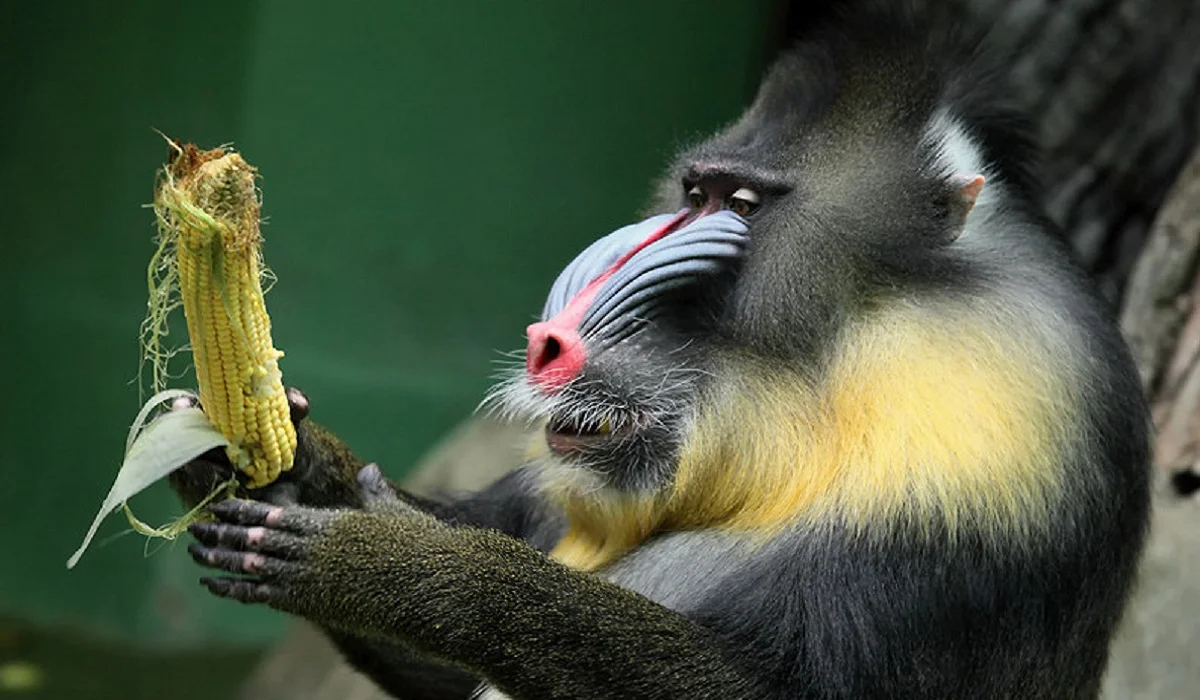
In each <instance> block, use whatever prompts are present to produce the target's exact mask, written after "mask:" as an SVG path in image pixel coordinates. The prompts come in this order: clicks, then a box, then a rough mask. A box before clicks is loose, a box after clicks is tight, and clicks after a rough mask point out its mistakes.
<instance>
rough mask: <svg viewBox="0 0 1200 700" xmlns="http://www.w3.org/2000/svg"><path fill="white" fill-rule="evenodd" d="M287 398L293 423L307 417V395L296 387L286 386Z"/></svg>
mask: <svg viewBox="0 0 1200 700" xmlns="http://www.w3.org/2000/svg"><path fill="white" fill-rule="evenodd" d="M287 399H288V409H289V410H290V412H291V416H292V422H293V423H299V422H300V421H302V420H304V419H305V418H307V417H308V397H307V396H305V395H304V393H303V392H301V391H300V390H299V389H297V388H296V387H288V390H287Z"/></svg>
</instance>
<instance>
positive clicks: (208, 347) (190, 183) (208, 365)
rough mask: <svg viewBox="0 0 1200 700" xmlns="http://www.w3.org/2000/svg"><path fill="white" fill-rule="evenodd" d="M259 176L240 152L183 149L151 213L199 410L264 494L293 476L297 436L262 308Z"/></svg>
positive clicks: (277, 354)
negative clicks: (166, 260)
mask: <svg viewBox="0 0 1200 700" xmlns="http://www.w3.org/2000/svg"><path fill="white" fill-rule="evenodd" d="M256 174H257V171H256V170H255V169H254V168H253V167H252V166H251V165H250V164H248V163H247V162H246V161H245V160H243V159H242V157H241V156H240V155H238V154H237V153H232V152H226V151H225V150H223V149H215V150H210V151H202V150H200V149H198V148H196V147H195V146H192V145H190V144H188V145H185V146H183V147H181V148H179V149H178V150H177V151H176V153H175V156H174V157H173V158H172V159H171V161H170V163H168V165H167V167H166V168H165V170H164V171H163V173H162V178H161V181H160V183H159V186H158V190H157V192H156V196H155V202H154V204H155V211H156V212H157V215H158V219H159V224H160V227H161V228H162V231H163V234H162V235H163V236H164V238H166V239H174V255H175V263H176V265H177V271H178V272H177V274H178V285H179V295H180V299H181V301H182V304H183V311H184V316H185V318H186V319H187V327H188V336H189V337H190V339H191V349H192V357H193V360H194V365H195V368H196V379H197V381H198V383H199V385H200V405H201V407H202V408H203V409H204V413H205V414H206V415H207V416H208V419H209V420H210V421H212V423H213V425H215V426H216V427H217V429H218V430H219V431H221V434H222V435H224V436H225V438H226V439H228V440H229V443H230V444H229V446H228V447H227V448H226V451H227V453H228V455H229V459H230V461H231V462H232V463H233V464H234V465H235V466H237V467H238V468H239V469H241V470H242V471H243V472H245V473H246V474H247V475H248V476H249V477H250V479H251V483H250V486H251V487H261V486H265V485H267V484H269V483H271V482H272V481H274V480H275V479H276V478H277V477H278V476H279V474H280V472H282V471H286V470H288V469H291V467H292V459H293V456H294V455H295V451H296V432H295V428H294V427H293V426H292V421H291V418H290V415H289V410H288V401H287V395H286V393H285V392H284V388H283V377H282V374H281V373H280V371H279V358H281V357H283V353H282V352H280V351H279V350H276V349H275V347H274V346H273V344H272V341H271V319H270V318H269V317H268V316H267V309H266V305H265V304H264V302H263V289H262V281H261V277H262V275H261V257H262V237H261V235H260V232H259V201H258V191H257V189H256V188H255V183H254V180H255V176H256Z"/></svg>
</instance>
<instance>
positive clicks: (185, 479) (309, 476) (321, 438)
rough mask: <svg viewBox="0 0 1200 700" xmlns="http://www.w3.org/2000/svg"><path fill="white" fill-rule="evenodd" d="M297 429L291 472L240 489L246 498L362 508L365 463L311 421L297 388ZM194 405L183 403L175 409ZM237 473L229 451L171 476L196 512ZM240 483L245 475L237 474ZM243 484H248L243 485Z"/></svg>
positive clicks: (291, 400)
mask: <svg viewBox="0 0 1200 700" xmlns="http://www.w3.org/2000/svg"><path fill="white" fill-rule="evenodd" d="M287 397H288V406H289V408H290V409H291V417H292V424H293V425H294V426H295V428H296V457H295V460H294V462H293V464H292V468H291V469H290V470H288V471H285V472H283V473H282V474H280V476H279V478H278V479H277V480H276V481H275V482H274V483H272V484H271V485H269V486H266V487H264V488H261V489H247V488H245V487H242V488H239V489H238V495H239V496H241V497H244V498H251V499H254V500H260V501H266V502H269V503H277V504H293V503H302V504H305V505H314V506H344V507H349V508H358V507H361V506H362V502H363V496H362V493H361V492H360V490H359V488H358V484H357V482H356V481H355V476H356V475H357V473H358V470H359V469H361V468H362V462H361V461H360V460H358V459H357V458H356V457H355V456H354V454H353V453H351V452H350V450H349V448H347V447H346V446H345V445H344V444H342V442H341V441H340V440H338V439H337V437H335V436H334V435H333V434H332V433H330V432H329V431H327V430H325V429H324V428H322V427H320V426H318V425H316V424H315V423H313V422H312V421H310V420H307V418H308V413H309V402H308V398H307V397H306V396H305V395H304V394H303V393H302V392H301V391H300V390H299V389H296V388H289V389H288V390H287ZM192 405H194V404H193V402H192V400H191V399H187V398H184V399H179V400H177V401H176V402H175V404H173V406H172V408H186V407H189V406H192ZM234 473H235V470H234V468H233V466H232V465H231V464H230V463H229V460H228V458H227V457H226V456H225V451H224V449H220V448H218V449H215V450H210V451H209V452H207V453H205V454H204V455H201V456H200V457H199V458H197V459H195V460H193V461H192V462H190V463H188V464H186V465H184V466H183V467H180V468H179V469H177V470H175V471H174V472H172V473H171V475H170V477H169V482H170V484H171V488H172V489H174V491H175V493H176V494H177V495H178V496H179V498H180V500H182V501H183V503H184V505H185V506H187V507H188V508H192V507H194V506H195V505H196V504H197V503H199V502H200V501H202V500H203V499H204V498H205V497H206V496H208V495H209V494H210V493H212V492H213V490H214V489H215V488H217V487H218V486H219V485H221V484H223V483H225V482H227V481H229V478H230V477H231V476H234ZM238 476H239V477H241V476H242V475H241V473H240V472H239V473H238ZM242 480H243V482H244V481H245V480H244V479H242Z"/></svg>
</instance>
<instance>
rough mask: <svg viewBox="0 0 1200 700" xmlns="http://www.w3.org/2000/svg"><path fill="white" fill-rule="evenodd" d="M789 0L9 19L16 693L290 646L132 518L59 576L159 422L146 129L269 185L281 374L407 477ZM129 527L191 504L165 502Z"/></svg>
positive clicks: (117, 8) (4, 260)
mask: <svg viewBox="0 0 1200 700" xmlns="http://www.w3.org/2000/svg"><path fill="white" fill-rule="evenodd" d="M776 4H778V3H774V2H767V1H766V0H762V1H759V2H744V3H737V4H735V5H730V4H729V3H718V2H715V1H712V0H696V1H694V2H691V3H688V4H687V5H686V6H684V5H679V4H678V3H670V2H608V3H597V2H582V1H580V2H524V3H513V2H424V3H405V2H387V1H384V0H377V1H375V2H342V3H330V2H317V1H315V0H305V1H292V2H284V1H282V0H277V1H271V0H263V1H260V2H244V1H240V0H216V1H210V2H205V3H162V2H153V3H152V2H120V3H103V2H91V3H88V2H71V3H65V2H48V3H40V4H35V3H6V4H5V7H4V9H3V13H4V15H5V16H4V19H3V20H2V21H0V57H2V60H0V90H2V91H3V94H4V95H5V99H4V105H5V107H4V109H0V193H2V194H0V197H2V198H3V204H4V212H5V214H4V216H3V218H2V220H0V221H2V223H0V226H2V227H3V228H2V229H0V230H2V232H3V233H2V235H3V241H4V244H5V245H4V248H3V252H0V285H2V286H0V292H2V293H0V305H2V306H0V328H2V331H0V339H2V346H0V350H2V352H3V364H2V365H0V366H3V367H4V368H5V370H4V379H5V381H4V384H5V388H6V391H5V400H4V401H3V402H2V404H0V405H2V406H3V408H2V409H0V410H2V411H3V414H2V418H3V420H2V421H0V425H2V426H3V431H4V432H3V438H4V439H3V440H0V518H3V524H4V527H2V528H0V548H2V549H3V551H4V552H6V554H5V556H4V562H5V563H3V564H0V615H2V616H4V617H5V618H6V619H7V621H6V622H4V623H3V624H0V693H4V692H5V688H8V689H9V690H12V689H13V688H14V687H15V686H6V685H5V677H6V676H5V675H4V674H5V670H4V669H5V668H9V669H10V671H11V670H12V669H13V668H15V669H16V675H15V676H13V677H15V678H17V679H18V681H19V680H20V678H28V677H29V676H22V675H21V673H23V672H28V671H38V672H39V673H40V675H41V680H40V681H37V682H35V683H33V684H32V685H33V686H37V687H39V688H40V690H36V691H30V692H31V693H32V694H31V695H30V697H33V696H35V695H37V696H43V697H51V696H54V697H75V698H82V697H110V696H113V691H112V689H113V688H116V687H118V686H119V687H120V688H121V693H120V695H121V697H125V698H134V697H158V696H160V695H161V694H162V691H163V690H164V688H163V687H162V686H161V685H159V686H158V687H157V692H156V690H155V687H154V686H155V683H154V682H151V681H149V680H144V681H137V680H132V679H136V678H141V679H148V678H149V676H147V675H146V674H147V673H149V671H146V670H145V669H146V668H147V665H146V664H144V663H142V661H141V660H142V659H144V658H145V657H144V656H141V655H144V654H146V653H149V652H151V651H153V652H154V653H159V654H162V653H167V652H170V653H171V654H177V655H178V654H193V655H194V654H201V653H202V654H220V653H225V654H227V655H226V656H220V657H212V658H210V659H209V662H210V663H217V664H221V665H222V668H228V669H230V672H229V673H226V674H223V675H225V676H229V678H227V679H213V680H212V681H211V683H210V684H207V685H206V684H205V683H200V682H189V683H188V684H186V686H187V687H186V688H184V687H183V686H184V685H185V684H183V683H180V682H179V681H178V679H179V678H180V676H179V675H178V674H179V673H182V672H183V671H182V670H181V669H183V668H185V667H186V666H187V665H188V664H187V663H186V659H189V658H192V657H190V656H169V657H161V658H159V660H158V661H157V662H156V663H155V664H150V665H149V666H153V667H154V668H157V669H159V672H160V673H167V674H168V675H169V676H170V677H171V678H174V679H176V681H175V682H173V683H172V685H173V686H179V692H176V691H175V688H174V687H173V688H172V689H171V694H172V696H173V697H177V698H178V697H191V695H187V693H194V694H195V696H196V697H201V696H204V697H212V695H213V693H214V692H218V694H219V691H221V688H223V687H226V686H220V684H221V683H227V684H228V683H233V682H234V681H235V680H236V678H237V677H238V674H239V673H240V672H241V670H244V669H243V668H242V667H244V666H245V665H246V664H248V663H250V662H251V661H252V660H253V655H252V654H249V653H243V652H242V651H241V650H243V649H246V650H252V649H260V648H262V646H263V645H265V644H267V643H269V642H271V641H272V640H274V639H276V638H277V637H278V636H279V635H280V634H281V632H282V630H283V629H284V627H285V622H286V621H285V620H283V619H282V618H281V617H279V616H277V615H275V614H273V613H270V612H267V611H263V610H257V609H248V608H243V607H239V606H236V605H232V604H228V603H222V602H218V601H216V600H215V599H211V598H209V597H208V596H207V595H206V594H203V593H202V591H201V589H200V588H199V587H198V586H197V585H196V584H195V578H196V577H197V575H198V569H196V568H195V567H194V566H193V565H192V563H191V561H190V560H189V559H188V557H187V556H186V553H185V552H184V551H183V546H182V545H181V544H177V545H174V546H168V547H158V546H157V545H155V546H152V548H151V552H152V553H150V554H149V556H147V549H146V546H147V543H146V541H145V540H144V539H142V538H140V537H138V536H136V535H132V534H128V533H126V534H125V536H122V537H117V538H113V536H116V535H120V534H121V533H123V532H124V531H125V530H126V529H127V526H126V524H125V522H124V519H123V518H121V517H120V516H119V515H118V516H113V517H111V518H110V519H109V521H108V522H107V523H106V525H105V526H104V528H103V529H102V530H101V533H100V536H99V537H98V539H97V543H96V544H94V545H93V548H92V549H91V550H90V551H89V552H88V554H87V555H85V557H84V558H83V560H82V561H81V563H80V565H79V566H78V567H77V568H76V569H75V570H74V571H72V572H67V570H66V568H65V565H64V563H65V561H66V559H67V556H68V555H69V554H70V553H71V551H72V550H73V549H74V548H75V546H76V545H77V544H78V541H79V539H80V537H81V536H82V534H83V532H84V529H85V527H86V525H87V524H88V522H89V519H90V518H91V517H92V515H93V513H94V512H95V509H96V508H97V507H98V505H99V503H100V501H101V499H102V498H103V496H104V494H105V492H106V491H107V489H108V487H109V485H110V483H111V481H112V478H113V476H114V474H115V469H116V466H117V464H118V460H119V458H120V453H121V448H122V445H123V440H124V436H125V432H126V430H127V428H128V424H129V422H130V421H131V420H132V418H133V416H134V414H135V413H136V411H137V409H138V394H137V388H136V386H135V385H134V384H133V383H131V380H132V379H133V378H134V376H135V374H136V369H137V357H138V346H137V340H136V339H137V332H138V325H139V323H140V321H141V318H142V315H143V313H144V311H145V293H146V287H145V277H144V272H145V265H146V263H147V261H148V259H149V256H150V254H151V252H152V246H151V237H152V235H153V227H152V213H151V212H150V211H149V210H147V209H145V208H144V207H143V205H144V204H145V203H147V202H149V201H150V199H151V188H152V184H153V175H154V171H155V169H156V168H157V167H158V166H159V165H160V163H161V162H162V160H163V159H164V157H165V156H166V152H167V148H166V146H165V144H164V142H163V141H162V140H161V139H160V138H159V137H158V136H157V135H156V134H155V133H154V131H153V130H152V129H160V130H162V131H163V132H164V133H166V134H168V135H170V136H172V137H173V138H176V139H180V140H188V141H193V142H196V143H197V144H199V145H202V146H215V145H218V144H222V143H233V144H234V145H235V146H236V147H237V148H238V149H239V150H240V151H241V152H242V153H243V154H244V155H245V157H246V158H247V159H248V160H249V161H250V162H252V163H254V164H255V165H257V166H258V167H259V168H260V170H261V172H262V174H263V176H264V178H263V181H262V187H263V190H264V214H265V216H266V217H267V218H268V223H267V225H266V227H265V229H264V233H265V235H266V238H267V249H266V256H267V260H268V263H269V264H270V265H271V266H272V267H273V268H274V270H275V272H276V273H277V275H278V278H279V283H278V285H277V286H276V287H275V289H274V291H273V292H272V293H271V294H270V295H269V297H268V305H269V308H270V310H271V315H272V319H273V324H274V331H275V340H276V344H277V346H279V347H280V348H282V349H283V350H285V351H286V353H287V357H286V358H285V359H284V360H283V362H282V367H283V370H284V374H285V378H286V381H287V383H289V384H291V385H295V386H299V387H301V388H303V389H304V390H305V391H306V392H307V393H308V394H309V396H310V398H311V399H312V401H313V405H314V416H315V417H316V418H317V419H318V420H320V421H321V422H323V423H325V424H327V425H329V426H331V427H332V428H334V429H335V430H336V431H337V432H338V433H340V434H341V436H342V437H343V438H345V439H346V440H347V441H348V442H349V443H350V444H351V445H352V446H354V447H355V448H356V449H357V451H358V452H359V453H360V454H361V455H362V456H364V457H367V458H370V459H375V460H379V461H380V462H381V463H382V464H383V465H384V466H385V467H386V469H387V470H388V471H389V472H391V473H392V474H393V475H401V474H403V473H404V471H405V469H406V468H408V467H409V466H410V465H412V464H413V463H414V462H415V461H416V460H417V459H418V458H419V457H420V455H421V454H422V452H423V451H425V450H426V449H427V448H428V447H429V446H430V445H432V444H433V443H434V442H435V441H436V440H437V439H438V438H439V437H440V436H441V435H442V434H444V433H445V432H446V431H447V430H448V429H449V428H451V427H452V426H453V425H454V424H456V423H457V422H458V421H460V420H461V419H462V418H463V417H464V416H466V415H467V414H468V413H469V412H470V411H471V410H472V409H473V408H474V406H475V405H476V403H477V402H478V401H479V399H480V397H481V395H482V394H483V392H484V391H485V390H486V388H487V387H488V385H489V383H490V379H489V377H490V375H491V374H492V373H493V372H494V371H495V370H496V362H497V361H498V360H500V359H501V356H500V354H499V351H504V350H512V349H517V348H520V347H522V344H523V330H524V327H525V325H526V324H527V323H529V322H530V320H532V318H533V315H534V314H535V313H536V312H537V311H538V310H539V309H540V308H541V304H542V299H543V295H544V294H545V291H546V289H547V288H548V286H549V283H550V282H551V281H552V279H553V277H554V275H555V274H556V272H557V270H558V268H559V267H560V266H561V265H562V264H564V263H565V262H566V261H567V260H569V259H570V257H571V256H573V255H574V253H575V252H576V251H577V250H578V249H579V248H580V247H581V246H582V245H584V244H585V243H586V242H588V241H590V240H591V239H593V238H595V237H596V236H598V235H601V234H604V233H606V232H608V231H610V230H612V229H614V228H616V227H618V226H620V225H623V224H625V223H628V222H630V221H632V220H633V218H634V217H635V216H636V214H637V212H638V210H639V209H640V207H641V206H642V205H643V204H644V203H645V201H646V198H647V196H648V192H649V185H650V182H651V180H652V179H653V178H654V177H655V176H656V175H657V173H658V172H659V171H660V170H661V168H662V167H663V165H664V164H665V161H666V160H667V158H668V157H669V155H670V154H671V152H672V151H673V150H674V149H675V148H677V147H678V146H680V145H682V144H683V143H685V142H687V141H689V140H691V139H694V138H696V137H698V136H701V135H703V134H704V133H705V132H708V131H710V130H712V129H714V128H716V127H718V126H719V125H721V124H722V123H724V122H726V121H728V120H729V119H731V118H733V117H734V116H736V114H737V113H738V111H739V110H740V109H741V108H742V107H743V106H744V105H745V103H746V102H747V101H748V100H749V99H750V97H751V96H752V94H753V89H754V86H755V84H756V82H757V79H758V77H759V76H760V74H761V71H762V67H763V60H764V58H765V56H766V55H767V54H768V53H769V49H770V47H769V44H770V41H769V40H770V39H771V37H772V34H773V31H774V30H773V27H774V21H775V17H776V16H777V15H776V14H775V11H776V8H775V5H776ZM176 329H177V330H178V331H182V325H181V324H178V325H177V326H176ZM181 342H182V340H181ZM134 505H135V507H136V510H137V512H138V514H139V516H141V517H143V519H146V520H149V521H151V522H162V521H165V520H167V519H169V518H170V517H172V516H174V515H176V514H178V508H177V505H176V504H175V502H174V501H173V499H172V498H171V496H170V494H169V492H167V490H166V489H165V488H164V487H161V486H158V487H155V488H154V489H152V490H151V491H150V492H147V493H146V494H144V495H143V496H140V497H139V498H138V499H137V500H136V501H135V503H134ZM214 650H216V651H214ZM222 650H224V651H222ZM26 662H28V663H32V664H33V666H32V667H27V666H22V665H21V664H24V663H26ZM81 663H86V664H88V665H85V666H80V665H79V664H81ZM56 664H57V666H56ZM172 664H175V665H176V666H178V667H179V668H176V667H175V666H172ZM239 664H240V665H239ZM59 666H61V667H62V668H63V669H70V670H69V677H68V676H67V675H64V674H65V673H68V672H67V671H60V670H58V668H59ZM139 668H140V670H138V669H139ZM239 669H241V670H239ZM208 675H211V674H208ZM106 679H107V680H106ZM36 680H37V679H36V678H35V681H36ZM106 683H107V684H108V685H106ZM214 684H215V685H214ZM16 685H20V683H19V682H18V683H17V684H16ZM143 686H145V687H144V688H143ZM143 691H144V692H143Z"/></svg>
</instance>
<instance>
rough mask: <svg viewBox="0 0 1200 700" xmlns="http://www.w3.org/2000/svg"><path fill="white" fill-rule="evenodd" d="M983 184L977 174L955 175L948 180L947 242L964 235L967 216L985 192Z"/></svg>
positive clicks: (981, 177) (982, 180) (980, 176)
mask: <svg viewBox="0 0 1200 700" xmlns="http://www.w3.org/2000/svg"><path fill="white" fill-rule="evenodd" d="M983 183H984V179H983V176H982V175H977V174H966V173H955V174H954V175H951V176H950V177H949V178H948V179H947V181H946V184H947V185H948V186H949V188H950V191H949V192H948V193H947V195H948V202H947V208H946V226H945V229H944V230H945V232H946V238H947V242H949V241H953V240H954V239H956V238H958V237H959V236H961V235H962V232H963V228H964V227H965V226H966V225H967V216H968V215H969V214H970V213H971V210H972V209H974V208H975V202H976V200H978V199H979V193H980V192H982V191H983Z"/></svg>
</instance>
